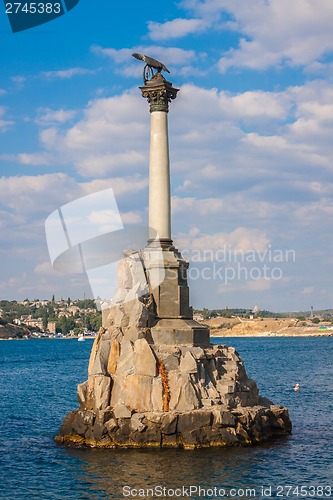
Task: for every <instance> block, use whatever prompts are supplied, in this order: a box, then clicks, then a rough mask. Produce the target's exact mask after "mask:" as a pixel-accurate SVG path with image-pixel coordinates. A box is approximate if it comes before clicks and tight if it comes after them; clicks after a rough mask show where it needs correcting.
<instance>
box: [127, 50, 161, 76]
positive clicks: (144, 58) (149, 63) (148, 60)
mask: <svg viewBox="0 0 333 500" xmlns="http://www.w3.org/2000/svg"><path fill="white" fill-rule="evenodd" d="M132 56H133V57H135V59H139V61H144V62H145V63H146V65H147V66H149V67H150V68H154V69H157V71H158V73H160V72H161V71H162V70H163V71H166V72H167V73H170V71H169V70H168V68H167V67H166V66H165V65H164V64H163V63H162V62H160V61H157V60H156V59H153V58H152V57H149V56H145V55H144V54H137V53H136V52H135V53H134V54H132Z"/></svg>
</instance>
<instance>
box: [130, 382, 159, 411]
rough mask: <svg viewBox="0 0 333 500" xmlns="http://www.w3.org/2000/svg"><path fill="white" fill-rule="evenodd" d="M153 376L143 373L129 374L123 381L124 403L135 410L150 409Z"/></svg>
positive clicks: (151, 407) (151, 406)
mask: <svg viewBox="0 0 333 500" xmlns="http://www.w3.org/2000/svg"><path fill="white" fill-rule="evenodd" d="M152 385H153V378H152V377H148V376H145V375H129V376H128V377H126V379H125V382H124V396H123V397H124V403H125V405H126V406H128V407H129V408H132V409H133V410H136V411H151V410H152V409H153V405H152V402H151V392H152Z"/></svg>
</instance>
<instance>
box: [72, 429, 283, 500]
mask: <svg viewBox="0 0 333 500" xmlns="http://www.w3.org/2000/svg"><path fill="white" fill-rule="evenodd" d="M283 441H284V444H283V446H287V445H288V438H285V439H284V440H283ZM281 446H282V443H281V441H279V442H275V443H273V444H270V445H267V446H264V447H261V448H260V449H259V448H245V449H244V448H225V449H200V450H195V451H186V450H79V449H77V450H75V449H66V452H67V453H68V454H69V455H70V456H71V457H72V458H75V459H77V460H79V461H80V462H81V466H80V470H81V472H84V475H83V476H81V477H78V478H77V479H78V481H80V482H81V484H83V483H84V484H85V487H84V489H86V491H87V497H89V498H125V497H124V496H123V487H124V486H129V487H131V488H135V489H136V490H139V489H140V488H144V489H147V488H154V487H156V486H162V487H166V488H170V489H176V488H181V487H183V486H186V487H189V486H198V487H199V486H201V487H202V488H206V489H207V488H214V487H218V488H225V489H226V490H228V489H229V488H256V491H257V490H258V492H259V487H258V485H259V484H260V485H261V484H263V485H265V484H267V481H268V480H269V475H268V470H267V468H266V467H265V462H266V458H267V460H268V459H269V460H272V458H273V457H272V456H270V457H269V456H268V455H274V454H275V452H276V451H277V450H278V449H279V448H280V447H281ZM261 465H262V466H263V467H261ZM266 466H267V463H266ZM270 468H271V467H270ZM240 478H241V479H240ZM240 480H241V483H240ZM269 484H270V483H269ZM88 492H89V493H88ZM160 498H163V497H160ZM192 498H195V496H192ZM201 498H204V497H201ZM207 498H208V497H207ZM237 498H245V496H238V497H237Z"/></svg>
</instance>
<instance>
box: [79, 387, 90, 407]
mask: <svg viewBox="0 0 333 500" xmlns="http://www.w3.org/2000/svg"><path fill="white" fill-rule="evenodd" d="M87 391H88V381H86V382H82V384H78V386H77V399H78V401H79V404H80V406H84V405H85V404H86V403H87Z"/></svg>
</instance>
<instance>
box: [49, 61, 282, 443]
mask: <svg viewBox="0 0 333 500" xmlns="http://www.w3.org/2000/svg"><path fill="white" fill-rule="evenodd" d="M133 56H134V57H136V58H137V59H140V60H143V61H144V62H145V63H146V65H145V67H144V71H143V79H144V85H143V86H142V87H140V89H141V92H142V96H143V97H144V98H146V99H147V100H148V103H149V106H150V117H151V124H150V161H149V228H150V230H149V231H150V234H149V235H148V238H149V239H148V243H147V246H146V247H145V248H144V249H140V250H126V251H125V252H124V257H123V259H122V260H121V262H120V263H119V266H118V288H117V290H116V293H115V295H114V297H113V301H112V303H111V305H109V306H108V307H107V308H105V309H104V310H103V312H102V314H103V326H102V328H101V329H100V331H99V333H98V336H97V338H96V339H95V341H94V344H93V347H92V351H91V355H90V361H89V367H88V380H87V381H86V382H84V383H82V384H79V386H78V400H79V405H80V406H79V409H78V410H75V411H72V412H70V413H69V414H68V415H67V416H66V418H65V420H64V422H63V424H62V426H61V428H60V431H59V434H58V436H56V438H55V440H56V441H57V442H58V443H62V444H67V445H73V446H88V447H100V448H118V447H120V448H121V447H124V448H137V447H175V448H179V447H182V448H186V449H193V448H197V447H209V446H228V445H252V444H256V443H260V442H263V441H266V440H268V439H271V438H273V437H276V436H280V435H286V434H288V433H290V432H291V422H290V419H289V415H288V410H287V408H285V407H283V406H279V405H274V404H273V403H272V402H271V401H269V400H267V399H266V398H262V397H260V396H259V391H258V388H257V385H256V383H255V381H253V380H251V379H249V378H248V377H247V374H246V370H245V367H244V363H243V361H242V360H241V358H240V357H239V355H238V353H237V352H236V351H235V349H234V348H232V347H228V346H226V345H212V344H210V337H209V331H208V329H206V328H205V327H203V326H202V325H200V324H199V323H197V322H196V321H194V320H193V312H192V308H191V307H190V303H189V287H188V283H187V270H188V267H189V264H188V263H187V262H186V261H185V260H184V259H183V258H182V256H181V253H180V252H179V251H178V250H177V249H176V248H175V247H174V245H173V242H172V237H171V209H170V163H169V144H168V111H169V104H170V102H171V101H172V100H173V99H175V98H176V97H177V93H178V89H176V88H174V87H173V85H172V84H171V83H170V82H169V81H167V80H166V79H165V78H164V76H163V75H162V71H166V72H169V71H168V69H167V68H166V67H165V65H164V64H163V63H161V62H159V61H157V60H155V59H152V58H150V57H148V56H145V55H141V54H133Z"/></svg>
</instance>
